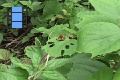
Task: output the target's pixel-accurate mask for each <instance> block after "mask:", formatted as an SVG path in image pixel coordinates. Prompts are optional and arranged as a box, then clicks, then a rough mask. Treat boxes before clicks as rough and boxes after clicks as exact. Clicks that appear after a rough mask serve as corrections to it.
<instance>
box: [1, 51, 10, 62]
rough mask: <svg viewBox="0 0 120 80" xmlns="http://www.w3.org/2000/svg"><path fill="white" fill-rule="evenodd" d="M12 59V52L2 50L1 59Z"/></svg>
mask: <svg viewBox="0 0 120 80" xmlns="http://www.w3.org/2000/svg"><path fill="white" fill-rule="evenodd" d="M9 58H10V51H8V50H5V49H0V59H3V60H8V59H9Z"/></svg>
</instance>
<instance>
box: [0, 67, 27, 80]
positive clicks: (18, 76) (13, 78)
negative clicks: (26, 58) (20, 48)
mask: <svg viewBox="0 0 120 80" xmlns="http://www.w3.org/2000/svg"><path fill="white" fill-rule="evenodd" d="M28 76H29V75H28V72H27V71H26V70H23V69H21V68H13V69H8V70H7V71H6V72H0V80H27V77H28Z"/></svg>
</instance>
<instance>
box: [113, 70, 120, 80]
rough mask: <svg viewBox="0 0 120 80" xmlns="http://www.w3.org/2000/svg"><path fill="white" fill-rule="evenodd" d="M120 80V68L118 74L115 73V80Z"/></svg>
mask: <svg viewBox="0 0 120 80" xmlns="http://www.w3.org/2000/svg"><path fill="white" fill-rule="evenodd" d="M119 79H120V68H119V69H118V70H117V72H116V73H115V75H114V77H113V80H119Z"/></svg>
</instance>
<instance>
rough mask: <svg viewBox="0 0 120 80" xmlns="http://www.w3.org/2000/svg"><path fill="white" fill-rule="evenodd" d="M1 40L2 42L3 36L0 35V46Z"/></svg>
mask: <svg viewBox="0 0 120 80" xmlns="http://www.w3.org/2000/svg"><path fill="white" fill-rule="evenodd" d="M2 40H3V35H2V34H1V33H0V44H1V42H2Z"/></svg>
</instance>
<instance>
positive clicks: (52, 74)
mask: <svg viewBox="0 0 120 80" xmlns="http://www.w3.org/2000/svg"><path fill="white" fill-rule="evenodd" d="M41 75H42V76H43V77H45V78H47V79H49V80H67V79H65V77H64V76H63V75H62V74H61V73H59V72H58V71H43V72H42V74H41Z"/></svg>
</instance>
